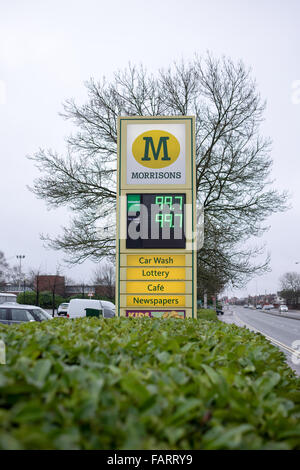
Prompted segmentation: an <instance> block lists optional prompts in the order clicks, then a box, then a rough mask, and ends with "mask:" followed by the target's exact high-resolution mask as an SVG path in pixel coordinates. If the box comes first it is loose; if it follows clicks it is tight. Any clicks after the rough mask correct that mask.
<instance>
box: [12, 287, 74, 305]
mask: <svg viewBox="0 0 300 470" xmlns="http://www.w3.org/2000/svg"><path fill="white" fill-rule="evenodd" d="M36 300H37V298H36V292H25V296H24V292H22V293H20V294H19V295H18V297H17V302H18V303H19V304H25V305H36V303H37V302H36ZM65 301H66V300H65V299H64V298H63V297H62V296H61V295H58V294H55V296H54V305H55V308H57V307H58V306H59V305H60V304H61V303H63V302H65ZM52 302H53V296H52V292H47V291H45V292H40V294H39V306H40V307H41V308H49V309H50V308H52Z"/></svg>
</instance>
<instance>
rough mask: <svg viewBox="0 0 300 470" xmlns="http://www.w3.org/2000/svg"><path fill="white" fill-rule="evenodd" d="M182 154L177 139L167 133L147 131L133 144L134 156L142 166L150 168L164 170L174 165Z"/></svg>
mask: <svg viewBox="0 0 300 470" xmlns="http://www.w3.org/2000/svg"><path fill="white" fill-rule="evenodd" d="M179 153H180V144H179V142H178V140H177V139H176V137H175V136H174V135H173V134H170V132H166V131H159V130H153V131H146V132H143V133H142V134H140V135H139V136H138V137H137V138H136V139H135V141H134V142H133V144H132V154H133V156H134V158H135V159H136V161H137V162H138V163H140V165H143V166H146V167H148V168H164V167H166V166H169V165H172V163H174V162H175V161H176V160H177V158H178V157H179Z"/></svg>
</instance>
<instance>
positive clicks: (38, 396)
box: [0, 318, 300, 449]
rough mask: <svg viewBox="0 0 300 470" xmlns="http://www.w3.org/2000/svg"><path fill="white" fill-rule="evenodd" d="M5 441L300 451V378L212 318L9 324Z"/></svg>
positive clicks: (264, 345) (2, 399)
mask: <svg viewBox="0 0 300 470" xmlns="http://www.w3.org/2000/svg"><path fill="white" fill-rule="evenodd" d="M0 339H2V340H4V341H5V344H6V345H7V365H6V366H0V449H1V448H2V449H300V425H299V418H300V387H299V385H300V380H299V379H298V378H297V377H296V376H295V374H294V373H293V372H292V370H291V369H290V368H289V367H288V366H287V365H286V363H285V361H284V355H283V353H282V352H280V351H279V350H278V349H277V348H275V347H274V346H272V345H271V344H270V343H269V342H268V341H267V340H266V339H265V338H264V337H263V336H261V335H259V334H255V333H252V332H250V331H249V330H247V329H245V328H239V327H237V326H235V325H227V324H224V323H222V322H213V321H206V320H192V319H188V320H167V321H164V320H151V319H135V320H132V319H126V318H121V319H120V318H115V319H107V320H105V319H101V320H99V319H96V318H81V319H76V320H67V319H59V318H57V319H54V320H50V321H48V322H43V323H29V324H23V325H18V326H15V327H10V326H4V325H0Z"/></svg>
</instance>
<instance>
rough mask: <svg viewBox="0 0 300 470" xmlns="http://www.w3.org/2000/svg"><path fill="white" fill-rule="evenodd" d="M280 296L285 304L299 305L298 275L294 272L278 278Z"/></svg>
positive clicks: (299, 282) (299, 280)
mask: <svg viewBox="0 0 300 470" xmlns="http://www.w3.org/2000/svg"><path fill="white" fill-rule="evenodd" d="M280 285H281V291H280V296H281V297H283V298H284V300H285V301H286V303H288V304H294V305H297V304H299V303H300V274H299V273H296V272H289V273H285V274H284V275H283V276H282V277H281V278H280Z"/></svg>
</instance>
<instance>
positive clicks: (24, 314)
mask: <svg viewBox="0 0 300 470" xmlns="http://www.w3.org/2000/svg"><path fill="white" fill-rule="evenodd" d="M45 320H52V316H51V315H49V313H47V312H46V311H45V310H43V309H42V308H40V307H36V306H35V305H21V304H13V303H11V302H6V303H5V304H1V305H0V323H4V324H6V325H15V324H16V325H18V324H19V323H26V322H32V321H39V322H41V321H45Z"/></svg>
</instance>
